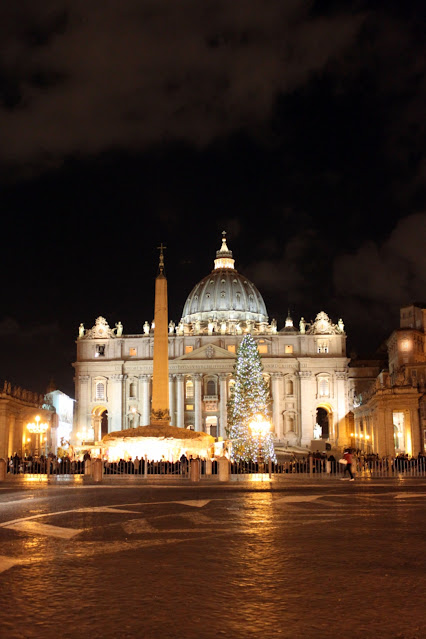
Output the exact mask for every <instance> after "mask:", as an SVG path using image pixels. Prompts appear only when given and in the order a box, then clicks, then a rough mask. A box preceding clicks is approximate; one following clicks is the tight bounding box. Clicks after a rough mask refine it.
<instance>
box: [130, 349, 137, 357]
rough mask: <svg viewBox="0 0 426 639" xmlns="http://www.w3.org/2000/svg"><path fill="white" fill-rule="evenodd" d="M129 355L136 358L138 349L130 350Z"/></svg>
mask: <svg viewBox="0 0 426 639" xmlns="http://www.w3.org/2000/svg"><path fill="white" fill-rule="evenodd" d="M129 355H130V357H136V348H130V349H129Z"/></svg>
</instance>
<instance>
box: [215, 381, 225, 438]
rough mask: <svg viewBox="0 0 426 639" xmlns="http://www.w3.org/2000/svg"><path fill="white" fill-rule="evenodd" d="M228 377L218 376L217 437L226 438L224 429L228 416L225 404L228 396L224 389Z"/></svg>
mask: <svg viewBox="0 0 426 639" xmlns="http://www.w3.org/2000/svg"><path fill="white" fill-rule="evenodd" d="M227 379H228V376H227V375H226V373H222V374H221V375H219V393H220V404H219V422H220V423H219V429H218V433H217V434H218V436H219V437H226V427H227V425H228V414H227V406H226V405H227V402H228V394H227V388H226V380H227Z"/></svg>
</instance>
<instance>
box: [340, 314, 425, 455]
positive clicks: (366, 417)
mask: <svg viewBox="0 0 426 639" xmlns="http://www.w3.org/2000/svg"><path fill="white" fill-rule="evenodd" d="M387 347H388V357H389V370H388V371H383V372H381V373H380V374H379V375H378V377H377V378H376V380H375V381H374V383H373V384H372V385H371V386H370V388H369V389H368V390H367V391H366V392H363V393H361V394H359V395H358V396H356V397H355V400H354V406H355V409H354V428H353V429H352V431H351V433H350V436H351V435H352V443H353V445H354V446H356V447H357V448H371V449H372V450H374V451H375V452H377V453H378V454H379V455H380V456H384V455H390V456H393V455H398V454H407V455H409V456H411V455H417V454H418V453H419V452H422V453H423V452H425V451H426V397H425V382H426V305H424V304H412V305H410V306H405V307H403V308H401V311H400V327H399V328H398V329H396V330H395V331H393V333H392V334H391V336H390V337H389V339H388V341H387ZM365 443H367V446H365Z"/></svg>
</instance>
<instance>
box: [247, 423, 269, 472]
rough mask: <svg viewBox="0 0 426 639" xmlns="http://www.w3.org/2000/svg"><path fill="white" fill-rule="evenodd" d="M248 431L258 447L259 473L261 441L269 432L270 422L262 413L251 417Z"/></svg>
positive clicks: (261, 470)
mask: <svg viewBox="0 0 426 639" xmlns="http://www.w3.org/2000/svg"><path fill="white" fill-rule="evenodd" d="M249 429H250V432H251V434H252V435H253V436H254V437H255V438H257V443H258V446H259V451H258V463H259V472H263V457H262V440H263V438H264V437H265V435H266V433H268V432H269V431H270V430H271V422H270V421H269V419H267V418H266V417H265V415H262V413H257V414H256V415H253V417H252V419H251V420H250V422H249Z"/></svg>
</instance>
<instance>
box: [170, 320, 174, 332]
mask: <svg viewBox="0 0 426 639" xmlns="http://www.w3.org/2000/svg"><path fill="white" fill-rule="evenodd" d="M174 332H175V323H174V321H173V320H170V322H169V333H170V335H173V333H174Z"/></svg>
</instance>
